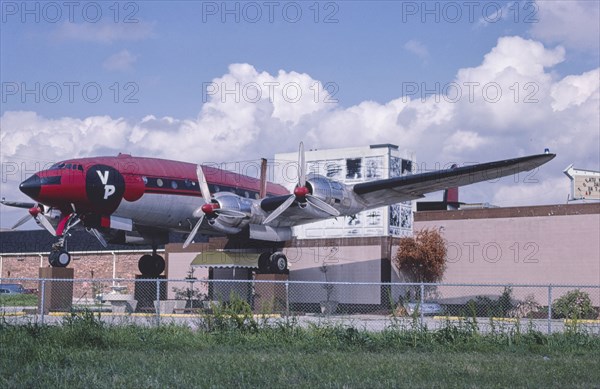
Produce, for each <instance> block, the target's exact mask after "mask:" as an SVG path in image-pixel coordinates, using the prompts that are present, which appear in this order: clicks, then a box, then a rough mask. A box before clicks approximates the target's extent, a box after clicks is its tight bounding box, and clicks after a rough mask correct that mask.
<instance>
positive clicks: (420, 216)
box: [414, 202, 600, 222]
mask: <svg viewBox="0 0 600 389" xmlns="http://www.w3.org/2000/svg"><path fill="white" fill-rule="evenodd" d="M593 214H600V202H598V203H587V204H556V205H533V206H525V207H501V208H480V209H462V210H461V209H458V210H450V211H419V212H415V215H414V221H415V222H424V221H433V220H464V219H497V218H509V217H540V216H568V215H593Z"/></svg>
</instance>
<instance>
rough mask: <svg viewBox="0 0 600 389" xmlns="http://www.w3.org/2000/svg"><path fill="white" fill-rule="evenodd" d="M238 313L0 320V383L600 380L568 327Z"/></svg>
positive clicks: (583, 339)
mask: <svg viewBox="0 0 600 389" xmlns="http://www.w3.org/2000/svg"><path fill="white" fill-rule="evenodd" d="M237 319H239V318H236V317H228V318H227V319H226V320H223V318H221V320H218V321H213V322H209V323H206V326H205V328H204V330H199V331H192V330H190V329H188V328H186V327H178V326H162V327H158V328H147V327H137V326H119V327H110V326H107V325H105V324H102V323H101V322H99V321H98V320H97V319H95V318H94V316H92V315H91V314H79V315H77V316H73V317H71V318H68V319H66V320H65V323H64V324H63V325H62V326H39V325H35V324H30V325H21V326H12V325H7V324H0V345H1V346H0V387H2V388H21V387H50V386H52V387H57V386H60V387H115V386H117V387H144V388H151V387H217V388H220V387H222V388H229V387H307V386H311V387H324V388H328V387H331V388H333V387H340V388H341V387H346V388H362V387H374V388H378V387H411V388H415V387H444V388H447V387H460V388H464V387H481V388H504V387H510V388H514V387H528V388H532V387H533V388H538V387H539V388H542V387H543V388H552V387H555V388H594V387H596V388H598V387H600V362H599V361H600V338H598V337H595V336H591V335H586V334H582V333H579V332H578V331H576V329H573V330H571V331H569V332H567V333H564V334H555V335H551V336H546V335H542V334H540V333H537V332H528V333H496V334H490V335H482V334H479V333H477V332H474V331H472V330H470V329H469V328H468V327H456V326H448V327H446V328H445V329H443V330H438V331H429V330H426V329H422V328H414V329H406V328H404V329H399V328H390V329H389V330H386V331H383V332H380V333H369V332H365V331H362V330H356V329H354V328H352V327H340V326H336V327H334V326H318V327H317V326H315V327H311V328H307V329H302V328H299V327H298V326H297V325H294V324H293V323H282V324H279V325H275V326H272V327H268V328H267V327H264V326H260V325H259V324H258V323H255V322H254V323H253V322H252V321H248V320H237ZM0 320H1V319H0Z"/></svg>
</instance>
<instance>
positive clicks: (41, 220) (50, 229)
mask: <svg viewBox="0 0 600 389" xmlns="http://www.w3.org/2000/svg"><path fill="white" fill-rule="evenodd" d="M35 220H36V221H37V222H38V223H39V224H41V225H42V227H44V228H45V229H46V230H48V232H49V233H50V234H52V236H56V230H55V229H54V227H53V226H52V224H51V223H50V221H49V220H48V219H46V217H45V216H44V215H38V216H37V217H36V218H35Z"/></svg>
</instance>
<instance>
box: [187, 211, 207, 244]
mask: <svg viewBox="0 0 600 389" xmlns="http://www.w3.org/2000/svg"><path fill="white" fill-rule="evenodd" d="M203 221H204V215H203V216H201V217H200V219H199V220H198V222H197V223H196V225H195V226H194V228H193V229H192V232H190V234H189V235H188V237H187V238H186V240H185V242H183V248H186V247H188V246H189V245H190V243H192V241H193V240H194V238H195V237H196V234H197V233H198V230H199V229H200V226H201V225H202V222H203Z"/></svg>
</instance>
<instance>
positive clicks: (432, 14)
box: [0, 1, 600, 227]
mask: <svg viewBox="0 0 600 389" xmlns="http://www.w3.org/2000/svg"><path fill="white" fill-rule="evenodd" d="M49 4H50V5H49ZM73 4H75V5H74V6H73V7H74V8H73V9H72V10H70V9H69V8H68V7H67V6H66V5H65V3H63V2H51V3H47V2H28V3H23V2H14V1H2V2H1V9H0V11H1V15H2V21H1V24H0V27H1V34H0V43H1V47H0V66H1V68H0V79H1V82H2V101H1V109H0V115H1V132H0V142H1V149H0V151H1V154H2V155H1V156H2V164H3V170H2V190H1V191H0V192H2V193H1V195H2V196H6V197H7V198H17V199H22V200H24V199H23V198H22V197H23V196H22V194H21V193H20V192H18V190H16V187H17V185H18V182H19V181H20V180H21V179H22V178H24V177H26V176H27V174H31V172H32V171H31V170H32V169H34V167H35V164H36V163H42V164H44V163H46V162H52V161H56V160H60V159H66V158H71V157H75V156H88V155H98V154H116V153H117V152H121V151H126V152H131V153H134V154H136V155H154V156H159V157H164V158H172V159H183V160H187V161H192V162H205V161H239V160H247V159H252V158H259V157H261V156H267V157H271V156H272V155H273V154H275V153H279V152H291V151H293V150H296V149H297V145H298V142H299V141H301V140H303V141H304V142H305V144H306V146H307V147H308V148H315V147H319V148H326V147H348V146H361V145H366V144H374V143H394V144H398V145H400V147H401V148H407V149H409V150H411V151H413V152H414V153H415V154H416V156H417V160H418V161H419V162H423V163H426V164H427V165H428V166H435V164H436V163H438V164H440V165H442V166H443V165H446V164H447V162H448V161H453V162H459V163H461V162H462V163H467V162H484V161H488V160H491V159H501V158H507V157H513V156H518V155H525V154H533V153H537V152H540V151H542V150H543V149H544V147H550V148H551V149H552V150H553V151H556V152H557V153H558V154H559V157H557V159H556V160H555V161H553V162H552V163H551V164H549V165H548V167H547V168H545V169H543V170H541V171H540V173H539V175H537V176H536V177H538V178H539V182H537V183H536V184H535V185H531V184H529V185H524V184H523V183H519V182H516V183H515V182H514V180H512V181H511V180H508V182H505V181H501V182H499V183H495V184H493V185H477V186H474V187H473V188H472V189H469V190H468V191H466V193H465V197H466V198H465V200H467V201H473V202H486V201H487V202H492V203H497V204H498V205H523V204H543V203H556V202H563V201H564V199H565V198H566V193H567V192H568V182H567V181H565V180H566V178H565V177H564V175H563V174H562V169H564V168H565V167H566V166H567V165H568V164H571V163H574V164H575V165H576V167H578V168H584V169H592V170H594V169H600V166H599V165H600V161H599V160H598V159H599V155H600V151H599V148H600V146H599V143H600V141H599V133H600V113H599V110H600V108H598V107H599V106H600V103H599V93H600V92H599V90H600V87H599V86H598V84H599V78H600V76H599V74H600V70H599V69H600V64H599V58H600V57H599V54H600V48H599V45H600V43H599V39H600V38H599V36H600V26H599V23H600V22H599V19H600V12H599V8H600V3H599V2H596V1H564V2H563V1H552V2H540V1H536V2H530V1H509V2H503V1H486V2H476V3H474V2H461V1H459V2H452V1H451V2H437V1H430V2H421V1H416V2H413V1H404V2H399V1H398V2H396V1H382V2H372V1H369V2H367V1H342V2H327V1H324V2H313V1H310V2H286V1H284V2H279V1H275V2H262V1H259V2H226V3H224V2H220V1H219V2H200V1H181V2H162V1H151V2H150V1H131V2H120V3H114V2H75V3H73ZM115 4H116V5H117V6H118V7H115ZM269 4H270V5H269ZM224 5H225V7H227V9H228V10H233V12H229V13H227V12H225V11H224V9H223V6H224ZM24 7H28V8H24ZM269 7H273V8H272V10H273V13H272V20H270V15H269ZM117 8H118V10H119V12H118V14H116V13H115V12H116V9H117ZM236 9H237V11H236ZM257 9H260V12H261V15H260V17H258V16H257V13H256V10H257ZM298 9H299V10H301V16H298V14H297V10H298ZM317 9H318V15H317V14H316V11H317ZM84 10H85V11H84ZM98 10H100V12H101V14H97V13H96V12H97V11H98ZM284 10H285V11H284ZM70 11H72V13H71V12H70ZM457 11H460V14H458V13H457ZM59 13H60V14H59ZM236 17H237V18H239V21H236V20H235V18H236ZM36 18H37V19H38V20H36ZM222 18H225V20H222ZM315 18H316V20H315ZM252 19H256V20H257V21H256V22H252ZM294 20H296V21H294ZM326 21H327V22H326ZM269 82H274V83H278V85H279V86H278V87H277V88H278V89H277V90H276V91H275V93H276V96H279V99H278V100H277V101H271V100H269V98H267V97H266V96H265V95H267V94H268V93H265V92H267V91H268V87H267V86H266V85H268V83H269ZM253 83H254V84H253ZM265 83H267V84H265ZM289 83H293V84H294V85H300V86H301V93H302V99H301V100H299V101H293V102H290V101H288V100H285V101H282V99H281V93H283V92H282V89H281V86H282V85H283V86H285V85H288V84H289ZM473 83H476V84H477V85H478V88H479V89H477V90H475V91H474V93H475V96H473V99H470V97H471V96H470V95H469V93H467V92H468V89H467V85H469V84H473ZM251 84H253V85H259V86H262V88H261V91H262V92H263V95H262V96H261V98H260V99H258V100H256V101H255V100H253V101H248V98H247V96H246V95H242V96H241V101H231V100H232V97H231V95H229V96H228V95H226V94H225V95H224V94H223V93H222V90H219V91H218V92H217V93H214V94H207V89H206V85H217V86H223V87H225V88H234V90H235V87H236V85H237V87H240V85H241V87H240V88H244V87H245V86H248V85H251ZM452 84H455V85H459V86H460V87H462V90H461V92H462V93H461V95H460V97H459V98H457V99H454V100H453V99H450V98H448V97H447V96H446V95H445V94H446V93H450V92H449V91H451V89H446V87H448V86H450V85H452ZM436 85H440V91H439V92H436V91H435V86H436ZM489 85H491V86H494V87H495V88H497V89H500V91H501V92H502V93H501V94H502V100H501V101H495V100H494V101H491V102H490V100H493V99H490V98H489V96H483V95H482V93H483V91H482V90H481V86H489ZM84 86H85V87H86V88H87V89H86V92H87V93H86V94H84V93H83V88H84ZM411 86H412V87H414V86H417V87H418V90H417V91H416V92H415V91H412V92H411V91H410V89H407V88H408V87H411ZM36 87H37V91H36ZM25 89H27V90H33V91H34V92H30V93H26V92H25V91H24V90H25ZM427 90H429V92H427ZM97 91H100V92H101V93H102V94H101V96H99V95H97V93H96V92H97ZM486 91H487V92H490V91H489V90H486ZM493 91H494V88H492V92H493ZM57 92H60V95H57ZM70 92H73V94H72V96H71V100H72V101H70V99H69V97H70V96H69V94H70ZM333 92H335V94H334V95H333V96H328V93H329V94H331V93H333ZM315 93H318V94H317V95H315ZM234 94H237V97H240V93H239V90H238V91H237V92H234ZM277 94H279V95H277ZM315 96H318V98H317V99H315ZM422 97H423V98H422ZM528 97H532V98H531V99H529V100H528ZM36 98H37V99H39V101H36ZM315 100H316V101H315ZM6 166H10V169H9V168H5V167H6ZM14 166H16V168H17V170H18V173H17V174H13V173H10V172H9V170H11V169H12V167H14ZM11 171H12V170H11ZM9 173H10V174H9ZM2 208H3V209H1V210H0V212H1V213H0V215H2V216H3V220H0V225H1V226H2V227H5V226H6V225H7V224H9V222H7V220H9V219H11V218H13V214H12V213H11V212H12V211H9V210H6V209H4V208H5V207H2ZM15 215H16V214H15Z"/></svg>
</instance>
